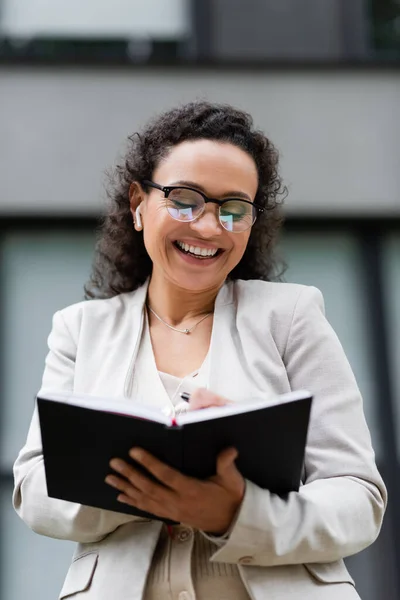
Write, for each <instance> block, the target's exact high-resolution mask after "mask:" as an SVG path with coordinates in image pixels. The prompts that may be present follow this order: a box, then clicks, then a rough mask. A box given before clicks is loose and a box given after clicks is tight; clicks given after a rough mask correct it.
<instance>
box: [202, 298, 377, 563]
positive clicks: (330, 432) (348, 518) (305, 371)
mask: <svg viewBox="0 0 400 600" xmlns="http://www.w3.org/2000/svg"><path fill="white" fill-rule="evenodd" d="M283 360H284V363H285V367H286V370H287V375H288V378H289V381H290V385H291V388H292V389H293V390H296V389H309V390H310V391H311V392H312V393H313V394H314V400H313V406H312V411H311V419H310V428H309V433H308V440H307V447H306V455H305V475H306V477H305V482H304V485H303V486H301V487H300V490H299V491H298V492H292V493H290V494H289V495H288V497H286V498H281V497H279V496H277V495H275V494H272V493H270V492H269V491H268V490H263V489H261V488H260V487H258V486H256V485H255V484H254V483H252V482H250V481H247V482H246V492H245V496H244V499H243V502H242V505H241V508H240V510H239V514H238V516H237V519H236V521H235V523H234V525H233V528H232V530H231V532H230V535H229V538H228V540H227V541H225V540H224V541H222V542H221V543H220V544H219V545H220V546H221V547H220V549H219V550H218V551H217V552H216V553H215V554H214V555H213V557H212V560H213V561H221V562H229V563H242V564H250V565H256V566H257V565H258V566H275V565H287V564H297V563H313V562H314V563H317V562H331V561H335V560H338V559H340V558H344V557H346V556H349V555H351V554H355V553H356V552H359V551H360V550H362V549H364V548H365V547H367V546H368V545H370V544H371V543H372V542H373V541H374V540H375V539H376V537H377V535H378V533H379V530H380V527H381V523H382V518H383V514H384V511H385V508H386V501H387V496H386V489H385V486H384V483H383V481H382V479H381V477H380V475H379V472H378V470H377V468H376V465H375V457H374V452H373V450H372V447H371V439H370V434H369V430H368V427H367V425H366V422H365V418H364V413H363V408H362V399H361V395H360V392H359V389H358V387H357V384H356V381H355V378H354V375H353V373H352V371H351V368H350V366H349V363H348V361H347V359H346V357H345V354H344V351H343V349H342V347H341V345H340V343H339V341H338V339H337V336H336V335H335V333H334V331H333V330H332V328H331V326H330V325H329V323H328V321H327V320H326V318H325V316H324V305H323V298H322V294H321V292H320V291H319V290H317V289H316V288H312V287H304V288H303V289H302V291H301V293H300V295H299V297H298V300H297V303H296V305H295V308H294V312H293V318H292V321H291V326H290V331H289V335H288V338H287V343H286V348H285V351H284V354H283ZM288 443H290V441H289V440H288ZM216 541H217V540H216Z"/></svg>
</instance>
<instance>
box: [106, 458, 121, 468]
mask: <svg viewBox="0 0 400 600" xmlns="http://www.w3.org/2000/svg"><path fill="white" fill-rule="evenodd" d="M109 464H110V467H111V468H112V469H115V471H120V470H121V469H122V468H123V466H124V465H123V463H122V461H120V460H119V459H118V458H113V459H111V460H110V463H109Z"/></svg>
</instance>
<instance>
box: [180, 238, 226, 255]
mask: <svg viewBox="0 0 400 600" xmlns="http://www.w3.org/2000/svg"><path fill="white" fill-rule="evenodd" d="M176 243H177V244H178V246H179V247H180V248H182V250H185V252H190V253H191V254H195V255H197V256H214V255H215V254H216V253H217V252H218V250H215V249H212V248H200V247H199V246H189V244H185V243H184V242H179V241H177V242H176Z"/></svg>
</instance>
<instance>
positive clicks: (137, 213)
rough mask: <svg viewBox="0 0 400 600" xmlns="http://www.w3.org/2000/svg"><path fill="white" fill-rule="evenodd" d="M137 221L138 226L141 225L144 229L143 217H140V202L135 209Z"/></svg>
mask: <svg viewBox="0 0 400 600" xmlns="http://www.w3.org/2000/svg"><path fill="white" fill-rule="evenodd" d="M135 222H136V226H137V227H140V229H142V227H143V225H142V219H141V218H140V204H139V206H138V207H137V209H136V211H135Z"/></svg>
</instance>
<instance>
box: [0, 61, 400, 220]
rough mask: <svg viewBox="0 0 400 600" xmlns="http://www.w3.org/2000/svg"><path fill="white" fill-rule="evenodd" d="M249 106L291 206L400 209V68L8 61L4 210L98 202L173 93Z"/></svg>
mask: <svg viewBox="0 0 400 600" xmlns="http://www.w3.org/2000/svg"><path fill="white" fill-rule="evenodd" d="M201 98H208V99H211V100H213V101H224V102H230V103H232V104H235V105H237V106H239V107H242V108H244V109H246V110H248V111H250V112H251V113H252V114H253V116H254V118H255V121H256V124H257V125H258V126H259V127H261V128H263V129H264V130H265V131H266V132H267V133H268V134H269V135H270V137H271V139H272V140H273V141H274V142H275V143H276V145H277V146H278V148H279V149H280V151H281V155H282V173H283V175H284V178H285V180H286V182H287V183H288V185H289V188H290V195H289V198H288V200H287V211H288V213H290V214H293V215H300V214H319V215H321V214H322V215H331V214H340V215H345V216H346V215H347V216H350V215H358V214H369V215H389V216H390V215H391V216H395V215H397V216H400V168H399V157H400V73H395V72H394V71H387V72H382V71H381V72H376V71H375V72H366V71H358V72H351V71H336V72H334V71H332V72H318V71H293V72H291V71H284V72H276V71H270V72H268V71H261V70H258V71H254V72H251V71H250V70H249V71H248V72H246V71H244V70H241V71H237V72H235V71H232V70H230V71H227V72H222V71H212V70H210V71H208V70H193V69H190V70H189V69H188V70H185V69H172V68H169V69H148V70H146V69H132V70H118V69H111V68H110V69H90V70H89V69H87V70H84V69H81V70H78V69H77V70H74V69H71V68H69V69H61V68H58V69H54V70H53V69H43V68H37V69H34V68H16V67H13V68H5V67H3V68H0V99H1V110H0V170H1V174H0V215H1V214H3V215H14V214H20V213H25V214H56V215H57V214H66V215H67V214H69V215H72V214H79V215H92V214H97V213H98V212H99V210H101V207H102V202H103V198H104V193H103V191H102V189H103V180H104V177H103V172H104V170H105V169H106V168H107V167H109V166H110V165H112V164H113V163H114V162H115V159H116V157H117V156H118V154H119V153H120V152H121V151H122V150H123V148H124V140H125V138H126V136H127V135H128V134H130V133H132V132H133V131H135V130H136V129H137V128H138V127H140V125H141V124H142V123H143V122H144V121H145V120H146V119H147V118H148V117H150V116H151V115H153V114H154V113H155V112H158V111H159V110H161V109H163V108H167V107H171V106H173V105H175V104H176V103H180V102H185V101H189V100H193V99H201Z"/></svg>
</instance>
